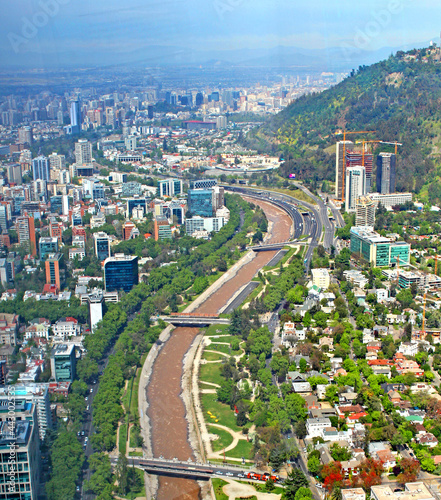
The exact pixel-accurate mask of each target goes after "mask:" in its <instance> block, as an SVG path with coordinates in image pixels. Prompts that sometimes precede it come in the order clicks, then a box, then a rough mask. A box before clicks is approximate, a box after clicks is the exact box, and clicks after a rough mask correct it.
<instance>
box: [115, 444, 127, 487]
mask: <svg viewBox="0 0 441 500" xmlns="http://www.w3.org/2000/svg"><path fill="white" fill-rule="evenodd" d="M116 479H117V481H118V489H119V491H120V492H121V493H122V494H123V495H125V494H126V493H127V491H128V461H127V457H126V456H125V455H123V454H122V453H120V454H119V456H118V461H117V463H116Z"/></svg>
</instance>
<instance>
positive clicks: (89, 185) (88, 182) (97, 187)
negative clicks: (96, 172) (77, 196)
mask: <svg viewBox="0 0 441 500" xmlns="http://www.w3.org/2000/svg"><path fill="white" fill-rule="evenodd" d="M83 193H84V196H85V197H86V198H87V197H90V198H91V200H93V201H95V200H104V199H105V198H106V196H105V191H104V184H103V183H102V182H99V181H98V179H93V178H92V179H84V180H83Z"/></svg>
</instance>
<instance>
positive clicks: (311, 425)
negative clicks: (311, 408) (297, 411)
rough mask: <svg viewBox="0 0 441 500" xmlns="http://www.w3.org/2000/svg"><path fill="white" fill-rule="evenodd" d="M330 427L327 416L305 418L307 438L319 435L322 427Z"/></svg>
mask: <svg viewBox="0 0 441 500" xmlns="http://www.w3.org/2000/svg"><path fill="white" fill-rule="evenodd" d="M328 427H332V425H331V421H330V420H329V418H308V419H307V420H306V431H307V433H308V438H310V439H312V438H314V437H321V435H322V431H323V429H326V428H328Z"/></svg>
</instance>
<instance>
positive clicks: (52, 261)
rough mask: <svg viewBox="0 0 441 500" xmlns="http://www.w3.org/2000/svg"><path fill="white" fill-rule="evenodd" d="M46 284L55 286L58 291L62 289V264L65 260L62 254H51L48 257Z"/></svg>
mask: <svg viewBox="0 0 441 500" xmlns="http://www.w3.org/2000/svg"><path fill="white" fill-rule="evenodd" d="M46 257H47V258H46V262H45V269H46V284H48V285H55V286H56V287H57V289H58V290H60V289H61V273H60V267H61V266H60V264H61V260H62V258H63V254H61V253H51V254H48V255H47V256H46Z"/></svg>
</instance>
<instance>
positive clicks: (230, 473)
mask: <svg viewBox="0 0 441 500" xmlns="http://www.w3.org/2000/svg"><path fill="white" fill-rule="evenodd" d="M225 475H226V476H234V474H233V473H232V472H225Z"/></svg>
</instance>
